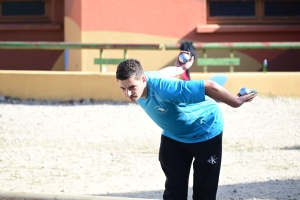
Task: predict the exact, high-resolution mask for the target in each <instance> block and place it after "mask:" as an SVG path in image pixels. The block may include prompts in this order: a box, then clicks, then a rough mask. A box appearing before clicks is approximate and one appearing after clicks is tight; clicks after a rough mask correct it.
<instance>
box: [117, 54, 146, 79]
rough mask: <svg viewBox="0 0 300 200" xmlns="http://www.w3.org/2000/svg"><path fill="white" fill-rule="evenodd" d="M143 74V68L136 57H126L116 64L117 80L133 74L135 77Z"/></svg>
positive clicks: (137, 77) (138, 77)
mask: <svg viewBox="0 0 300 200" xmlns="http://www.w3.org/2000/svg"><path fill="white" fill-rule="evenodd" d="M143 74H144V70H143V67H142V65H141V63H140V61H138V60H136V59H127V60H124V61H122V62H121V63H120V64H119V65H118V67H117V71H116V78H117V79H118V80H126V79H128V78H130V77H132V76H135V78H136V79H140V78H141V77H142V75H143Z"/></svg>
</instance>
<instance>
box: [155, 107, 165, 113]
mask: <svg viewBox="0 0 300 200" xmlns="http://www.w3.org/2000/svg"><path fill="white" fill-rule="evenodd" d="M154 109H155V110H157V111H158V113H159V114H164V113H166V112H167V111H168V109H165V108H163V107H160V106H155V107H154Z"/></svg>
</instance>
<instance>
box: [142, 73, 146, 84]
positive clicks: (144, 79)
mask: <svg viewBox="0 0 300 200" xmlns="http://www.w3.org/2000/svg"><path fill="white" fill-rule="evenodd" d="M142 80H143V83H145V82H146V81H147V77H146V76H145V75H144V76H142Z"/></svg>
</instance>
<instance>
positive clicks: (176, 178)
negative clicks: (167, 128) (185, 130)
mask: <svg viewBox="0 0 300 200" xmlns="http://www.w3.org/2000/svg"><path fill="white" fill-rule="evenodd" d="M222 135H223V133H221V134H220V135H218V136H216V137H214V138H212V139H210V140H207V141H204V142H198V143H191V144H190V143H189V144H188V143H181V142H178V141H175V140H172V139H170V138H168V137H166V136H163V135H162V137H161V144H160V149H159V161H160V164H161V167H162V169H163V171H164V173H165V175H166V183H165V191H164V195H163V199H164V200H184V199H187V196H188V182H189V173H190V168H191V164H192V161H193V159H194V162H193V168H194V180H193V199H194V200H214V199H216V195H217V189H218V183H219V175H220V168H221V158H222Z"/></svg>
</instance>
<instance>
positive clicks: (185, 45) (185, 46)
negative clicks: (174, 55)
mask: <svg viewBox="0 0 300 200" xmlns="http://www.w3.org/2000/svg"><path fill="white" fill-rule="evenodd" d="M180 50H182V51H189V52H190V53H191V56H194V59H196V58H197V57H198V54H197V53H196V50H195V48H194V46H193V42H191V41H184V42H181V43H180ZM180 78H181V79H182V80H185V81H189V80H191V77H190V71H189V69H187V70H186V71H185V72H184V73H183V74H181V75H180Z"/></svg>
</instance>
